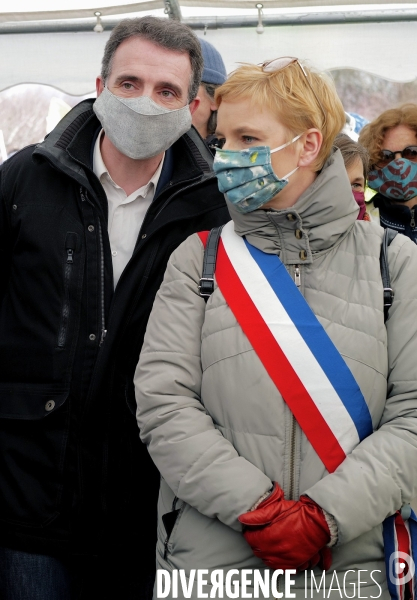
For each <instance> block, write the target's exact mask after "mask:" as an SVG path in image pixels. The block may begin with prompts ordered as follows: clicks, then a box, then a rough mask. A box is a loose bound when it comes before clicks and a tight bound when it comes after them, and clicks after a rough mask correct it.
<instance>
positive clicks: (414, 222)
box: [410, 208, 416, 229]
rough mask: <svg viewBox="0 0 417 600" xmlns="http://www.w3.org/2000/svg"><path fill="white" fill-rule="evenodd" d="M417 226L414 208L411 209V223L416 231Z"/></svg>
mask: <svg viewBox="0 0 417 600" xmlns="http://www.w3.org/2000/svg"><path fill="white" fill-rule="evenodd" d="M415 226H416V220H415V218H414V208H412V209H411V221H410V227H412V228H413V229H414V227H415Z"/></svg>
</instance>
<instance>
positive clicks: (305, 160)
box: [298, 129, 323, 167]
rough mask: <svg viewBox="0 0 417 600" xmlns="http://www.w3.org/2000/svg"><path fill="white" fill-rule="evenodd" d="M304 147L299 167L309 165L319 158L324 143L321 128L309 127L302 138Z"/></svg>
mask: <svg viewBox="0 0 417 600" xmlns="http://www.w3.org/2000/svg"><path fill="white" fill-rule="evenodd" d="M300 142H301V143H302V144H303V149H302V151H301V153H300V157H299V160H298V166H299V167H309V166H310V165H311V164H312V163H313V162H314V161H315V160H316V158H317V155H318V153H319V152H320V148H321V146H322V143H323V134H322V133H321V131H320V130H319V129H308V130H307V131H306V132H305V134H304V135H303V136H302V137H301V138H300Z"/></svg>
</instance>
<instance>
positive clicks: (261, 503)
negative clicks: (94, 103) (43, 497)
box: [135, 57, 417, 600]
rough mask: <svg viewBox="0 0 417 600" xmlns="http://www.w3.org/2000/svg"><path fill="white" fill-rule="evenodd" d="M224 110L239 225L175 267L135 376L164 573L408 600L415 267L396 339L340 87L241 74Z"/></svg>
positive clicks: (269, 69) (400, 250) (221, 105)
mask: <svg viewBox="0 0 417 600" xmlns="http://www.w3.org/2000/svg"><path fill="white" fill-rule="evenodd" d="M216 100H217V105H218V114H217V118H218V120H217V136H218V138H219V140H220V142H221V144H222V148H221V149H220V150H217V151H216V156H215V160H214V171H215V173H216V175H217V178H218V183H219V189H220V190H221V191H222V192H223V193H224V195H225V198H226V202H227V206H228V209H229V211H230V215H231V217H232V221H230V222H229V223H227V224H226V225H225V226H224V227H223V229H222V230H221V233H220V237H219V238H218V237H217V235H216V232H215V231H214V232H213V231H212V232H207V231H205V232H200V233H199V234H196V235H193V236H191V237H189V238H188V239H187V240H186V241H185V242H184V244H182V246H180V247H179V248H178V249H177V250H176V251H175V252H174V253H173V254H172V256H171V258H170V260H169V263H168V267H167V271H166V273H165V278H164V281H163V283H162V286H161V288H160V290H159V293H158V295H157V297H156V299H155V303H154V306H153V310H152V314H151V317H150V321H149V323H148V328H147V332H146V336H145V342H144V347H143V351H142V353H141V357H140V360H139V363H138V367H137V370H136V374H135V386H136V400H137V422H138V425H139V428H140V435H141V438H142V440H143V441H144V442H145V443H146V445H147V447H148V450H149V452H150V455H151V457H152V459H153V460H154V462H155V464H156V465H157V466H158V468H159V470H160V472H161V476H162V477H161V487H160V495H159V505H158V511H159V515H158V544H157V550H156V560H157V566H158V569H163V570H164V571H165V575H166V580H167V579H168V578H172V577H174V571H175V573H176V574H177V575H178V572H179V573H180V574H181V573H182V575H181V577H182V576H184V577H183V579H184V581H185V582H186V585H187V595H185V592H184V595H182V594H181V593H179V597H187V598H201V597H203V594H206V597H212V598H214V597H218V596H217V590H218V587H219V586H220V591H221V592H223V586H222V583H221V582H227V581H228V579H229V580H230V577H231V576H233V578H236V580H237V581H236V585H237V584H238V582H239V581H240V582H242V581H243V580H244V579H245V581H246V586H245V593H244V592H243V591H242V587H240V593H239V590H237V589H235V593H236V597H239V598H244V597H263V598H277V597H282V596H283V594H284V591H283V590H284V581H283V579H284V577H282V576H279V575H280V573H281V575H282V572H283V570H285V569H292V570H293V571H292V573H293V574H292V579H293V585H292V586H291V589H290V590H289V589H288V587H287V588H286V589H287V591H290V592H291V594H294V595H293V597H295V598H297V599H301V598H305V597H306V595H307V594H308V595H309V597H314V598H318V597H321V596H322V595H323V591H319V589H318V588H316V592H314V591H313V586H314V582H316V583H317V582H318V580H319V579H320V578H322V577H324V576H323V570H329V569H330V568H331V569H332V571H331V572H330V573H327V574H325V576H326V581H327V584H326V585H328V584H329V582H332V583H333V585H332V586H331V587H332V590H329V589H328V587H327V588H326V594H325V595H326V597H327V598H330V599H331V600H336V598H340V597H341V592H340V589H338V584H336V578H335V576H334V575H333V571H334V572H335V573H336V576H337V578H338V581H339V583H340V585H342V586H343V585H345V586H347V587H345V589H346V596H347V595H349V596H352V595H353V596H354V597H368V598H369V597H374V598H382V600H388V599H389V598H391V597H397V596H394V593H396V592H400V591H401V589H402V590H404V585H406V584H407V582H405V581H404V579H401V577H398V576H397V575H398V571H397V570H396V569H397V567H398V566H399V565H398V562H395V564H394V566H393V565H392V559H391V561H390V557H391V554H392V551H390V548H396V547H397V548H398V549H399V551H401V552H404V554H405V553H408V555H410V552H411V549H410V545H409V537H408V534H407V531H408V530H409V531H410V532H411V533H412V536H413V537H414V536H415V535H416V534H417V532H416V527H417V522H416V519H417V518H416V516H415V515H414V513H412V512H411V509H410V507H409V505H408V503H409V502H410V500H411V499H412V498H413V497H414V496H415V494H416V491H417V490H416V486H417V379H414V373H415V368H414V365H415V356H416V353H417V321H416V319H415V311H414V308H417V278H416V277H415V273H416V270H417V248H416V246H415V245H414V244H413V243H411V242H410V240H408V239H407V238H406V237H404V236H400V235H398V236H396V237H395V239H394V240H393V241H392V243H391V245H390V246H389V248H388V256H389V259H390V267H391V273H390V274H391V280H392V284H393V287H394V288H395V296H394V302H393V304H392V306H391V308H390V310H389V313H388V319H387V320H386V321H385V320H384V312H383V297H384V286H383V284H382V281H381V271H380V252H381V244H382V241H383V239H384V230H383V229H382V228H381V227H380V226H379V225H378V224H376V223H372V222H364V221H363V220H358V219H357V217H358V212H359V207H358V204H357V202H356V201H355V199H354V197H353V194H352V188H351V185H350V182H349V180H348V178H347V176H346V170H345V165H344V162H343V158H342V155H341V153H340V151H339V150H338V149H336V148H334V146H333V144H334V140H335V137H336V135H337V133H338V132H339V131H340V130H341V129H342V126H343V123H344V121H345V114H344V111H343V107H342V104H341V102H340V99H339V98H338V96H337V93H336V91H335V88H334V85H333V83H332V81H331V80H330V79H329V78H328V77H327V76H326V75H324V74H320V73H318V72H316V71H315V70H314V69H312V68H308V67H307V66H306V65H305V64H303V62H301V61H300V60H299V59H297V58H293V57H283V58H279V59H275V60H272V61H267V62H265V63H263V64H261V65H243V66H241V67H240V68H238V69H237V70H236V71H235V72H234V73H232V74H231V75H230V77H229V78H228V80H227V81H226V82H225V83H224V84H223V85H222V86H221V87H220V88H219V89H218V90H217V93H216ZM217 243H218V246H217V249H216V244H217ZM213 266H214V269H213ZM205 300H206V301H207V302H205ZM406 522H407V524H406ZM384 543H385V553H384ZM394 558H395V557H394ZM386 567H387V568H388V569H389V571H388V573H389V577H387V575H386V570H385V569H386ZM394 567H395V569H394ZM181 569H183V570H184V571H183V572H182V571H181ZM193 569H205V570H206V571H205V573H206V574H207V575H205V577H204V579H205V580H207V585H203V586H197V585H196V584H195V583H194V587H193V578H196V576H195V571H194V572H193ZM177 570H179V571H177ZM233 570H234V571H233ZM280 570H281V571H280ZM294 571H296V574H294ZM406 573H408V569H407V571H406ZM410 573H411V565H410ZM256 574H258V576H261V577H262V580H263V582H264V583H265V579H268V582H269V584H270V587H269V588H268V592H264V593H263V595H259V586H257V584H256V581H255V579H256ZM364 574H367V575H366V579H365V577H362V575H364ZM371 574H372V575H371ZM394 575H395V577H396V578H397V582H398V586H397V589H396V590H394V591H392V586H393V585H394V584H393V583H392V581H393V577H394ZM313 577H314V581H313ZM332 577H333V578H332ZM358 578H361V581H362V583H361V589H360V592H359V591H358V593H357V595H355V589H356V590H357V584H358V583H357V582H358ZM179 580H180V577H178V581H179ZM286 580H287V581H288V579H286ZM172 581H173V579H172ZM257 581H258V582H259V577H258V578H257ZM407 581H408V579H407ZM352 586H356V587H355V588H353V587H352ZM365 586H366V587H365ZM410 586H411V584H410ZM410 586H409V589H408V592H407V593H410V592H411V593H412V589H411V587H410ZM216 588H217V590H216ZM310 590H311V596H310ZM349 590H352V591H349ZM162 591H163V590H162V589H161V587H159V590H158V586H157V587H156V589H155V591H154V598H157V597H161V595H158V593H161V592H162ZM391 592H392V595H391ZM226 595H227V592H226V594H225V596H226ZM285 596H286V597H288V594H287V593H286V594H285ZM168 597H176V596H174V595H171V596H170V595H169V590H168ZM398 597H399V596H398Z"/></svg>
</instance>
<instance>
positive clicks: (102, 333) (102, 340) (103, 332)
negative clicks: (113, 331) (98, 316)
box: [100, 329, 107, 346]
mask: <svg viewBox="0 0 417 600" xmlns="http://www.w3.org/2000/svg"><path fill="white" fill-rule="evenodd" d="M106 335H107V329H102V330H101V338H100V346H101V344H102V343H103V342H104V338H105V337H106Z"/></svg>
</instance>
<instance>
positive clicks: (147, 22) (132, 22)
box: [101, 17, 203, 102]
mask: <svg viewBox="0 0 417 600" xmlns="http://www.w3.org/2000/svg"><path fill="white" fill-rule="evenodd" d="M133 36H137V37H140V38H143V39H145V40H148V41H150V42H152V43H153V44H155V45H157V46H161V47H162V48H167V49H168V50H174V51H176V52H184V53H185V52H186V53H187V54H188V56H189V57H190V62H191V80H190V85H189V88H188V100H189V102H191V100H194V98H195V97H196V96H197V93H198V87H199V85H200V81H201V75H202V72H203V55H202V53H201V47H200V43H199V41H198V38H197V36H196V35H195V34H194V32H193V31H192V30H191V29H190V28H189V27H188V26H187V25H184V24H183V23H180V22H179V21H175V20H173V19H163V18H158V17H140V18H136V19H123V21H120V23H119V24H118V25H116V27H115V28H114V29H113V31H112V32H111V35H110V37H109V39H108V41H107V44H106V46H105V48H104V55H103V60H102V63H101V77H102V79H103V81H104V82H106V81H107V79H108V77H109V75H110V73H111V69H112V62H113V58H114V55H115V53H116V50H117V48H118V47H119V46H120V44H121V43H122V42H124V41H125V40H127V39H129V38H131V37H133Z"/></svg>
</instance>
